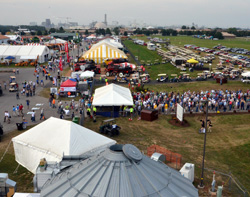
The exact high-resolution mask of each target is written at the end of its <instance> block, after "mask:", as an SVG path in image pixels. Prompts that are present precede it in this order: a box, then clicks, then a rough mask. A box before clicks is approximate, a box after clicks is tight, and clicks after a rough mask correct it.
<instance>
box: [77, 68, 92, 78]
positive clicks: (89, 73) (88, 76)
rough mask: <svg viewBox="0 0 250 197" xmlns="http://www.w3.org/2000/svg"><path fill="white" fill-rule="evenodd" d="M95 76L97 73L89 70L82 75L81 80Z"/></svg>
mask: <svg viewBox="0 0 250 197" xmlns="http://www.w3.org/2000/svg"><path fill="white" fill-rule="evenodd" d="M94 75H95V72H92V71H89V70H87V71H85V72H83V73H81V75H80V78H81V79H86V78H90V77H94Z"/></svg>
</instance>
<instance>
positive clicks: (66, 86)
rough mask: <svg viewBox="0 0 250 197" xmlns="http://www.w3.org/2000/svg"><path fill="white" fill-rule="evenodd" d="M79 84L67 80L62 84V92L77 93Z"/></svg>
mask: <svg viewBox="0 0 250 197" xmlns="http://www.w3.org/2000/svg"><path fill="white" fill-rule="evenodd" d="M76 85H77V82H76V81H73V80H70V79H68V80H66V81H64V82H63V83H62V84H61V87H60V92H75V91H76Z"/></svg>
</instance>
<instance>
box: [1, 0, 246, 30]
mask: <svg viewBox="0 0 250 197" xmlns="http://www.w3.org/2000/svg"><path fill="white" fill-rule="evenodd" d="M1 3H2V6H3V7H4V8H5V9H3V10H2V11H1V16H2V17H0V25H28V24H29V23H30V22H37V24H38V25H40V24H41V23H42V22H44V21H45V19H50V20H51V22H52V23H54V24H58V23H59V22H61V23H65V22H67V21H73V22H78V24H79V25H88V24H90V23H91V22H93V21H98V22H104V14H105V13H106V14H107V21H108V22H109V24H111V23H112V21H119V24H124V25H128V24H131V23H133V22H134V21H137V22H141V23H145V24H147V25H152V26H172V25H176V26H180V25H189V26H191V25H192V23H195V24H198V25H199V26H206V27H212V28H213V27H222V28H229V27H239V28H249V27H250V24H249V23H248V21H247V19H248V18H249V17H250V13H249V12H248V7H250V1H247V0H239V1H237V3H236V2H235V1H233V0H221V1H219V2H218V1H215V0H209V1H208V0H203V1H200V0H189V1H185V0H178V1H174V0H157V1H152V0H144V1H143V2H141V1H132V0H127V1H126V2H119V5H114V6H112V5H113V4H117V1H114V0H106V1H100V0H93V1H91V2H89V1H87V2H83V1H81V0H72V1H70V3H71V4H70V5H69V2H68V1H66V0H60V1H59V0H55V1H53V2H52V1H48V0H44V1H32V0H24V1H22V2H20V1H19V0H2V2H1ZM93 5H94V6H93ZM10 11H12V12H13V13H14V14H10V13H11V12H10Z"/></svg>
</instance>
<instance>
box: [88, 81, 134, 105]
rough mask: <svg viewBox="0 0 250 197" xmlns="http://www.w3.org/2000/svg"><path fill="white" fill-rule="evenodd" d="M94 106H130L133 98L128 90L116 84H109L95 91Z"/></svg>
mask: <svg viewBox="0 0 250 197" xmlns="http://www.w3.org/2000/svg"><path fill="white" fill-rule="evenodd" d="M92 104H93V105H94V106H122V105H128V106H132V105H133V104H134V103H133V98H132V95H131V92H130V90H129V89H128V88H124V87H122V86H119V85H116V84H113V83H112V84H110V85H107V86H104V87H101V88H97V89H96V90H95V94H94V99H93V103H92Z"/></svg>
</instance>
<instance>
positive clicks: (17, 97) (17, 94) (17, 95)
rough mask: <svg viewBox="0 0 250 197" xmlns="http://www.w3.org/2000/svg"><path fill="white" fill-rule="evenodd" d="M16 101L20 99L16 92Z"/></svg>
mask: <svg viewBox="0 0 250 197" xmlns="http://www.w3.org/2000/svg"><path fill="white" fill-rule="evenodd" d="M16 99H17V100H18V99H20V98H19V92H18V91H17V92H16Z"/></svg>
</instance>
